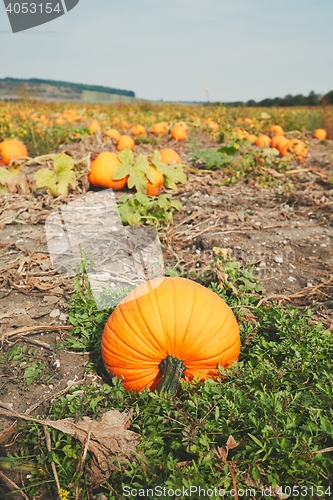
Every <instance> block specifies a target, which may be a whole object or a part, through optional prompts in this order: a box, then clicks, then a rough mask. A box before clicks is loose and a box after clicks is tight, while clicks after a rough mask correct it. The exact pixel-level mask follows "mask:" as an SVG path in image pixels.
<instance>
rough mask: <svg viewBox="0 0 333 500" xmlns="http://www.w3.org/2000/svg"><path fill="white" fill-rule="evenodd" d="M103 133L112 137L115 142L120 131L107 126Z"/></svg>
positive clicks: (118, 137)
mask: <svg viewBox="0 0 333 500" xmlns="http://www.w3.org/2000/svg"><path fill="white" fill-rule="evenodd" d="M105 134H106V135H107V136H108V137H110V138H111V139H112V142H114V143H117V142H118V141H119V139H120V136H121V133H120V132H119V131H118V130H117V129H115V128H109V129H108V130H106V131H105Z"/></svg>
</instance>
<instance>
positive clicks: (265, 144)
mask: <svg viewBox="0 0 333 500" xmlns="http://www.w3.org/2000/svg"><path fill="white" fill-rule="evenodd" d="M256 145H257V146H259V147H260V148H269V146H270V145H271V138H270V137H269V136H268V135H265V134H262V135H259V137H258V139H257V140H256Z"/></svg>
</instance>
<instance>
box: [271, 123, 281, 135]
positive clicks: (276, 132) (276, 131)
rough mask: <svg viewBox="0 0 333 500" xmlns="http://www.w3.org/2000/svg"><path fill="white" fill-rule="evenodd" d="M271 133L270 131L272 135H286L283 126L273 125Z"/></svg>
mask: <svg viewBox="0 0 333 500" xmlns="http://www.w3.org/2000/svg"><path fill="white" fill-rule="evenodd" d="M269 131H270V133H271V135H283V134H284V130H283V128H282V127H281V125H273V126H272V127H271V128H270V129H269Z"/></svg>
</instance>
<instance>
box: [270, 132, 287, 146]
mask: <svg viewBox="0 0 333 500" xmlns="http://www.w3.org/2000/svg"><path fill="white" fill-rule="evenodd" d="M280 141H288V139H287V138H286V137H285V136H284V135H274V137H272V140H271V147H272V148H276V149H277V145H278V143H279V142H280Z"/></svg>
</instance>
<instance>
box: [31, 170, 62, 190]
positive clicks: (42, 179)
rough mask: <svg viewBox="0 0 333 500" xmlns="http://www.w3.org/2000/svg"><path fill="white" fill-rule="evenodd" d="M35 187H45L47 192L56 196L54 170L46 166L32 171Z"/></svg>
mask: <svg viewBox="0 0 333 500" xmlns="http://www.w3.org/2000/svg"><path fill="white" fill-rule="evenodd" d="M34 179H35V181H36V186H37V188H41V187H47V189H48V192H49V194H52V195H53V196H56V195H57V194H58V191H57V184H56V177H55V175H54V172H52V171H51V170H49V169H48V168H41V169H39V170H37V172H35V173H34Z"/></svg>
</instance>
